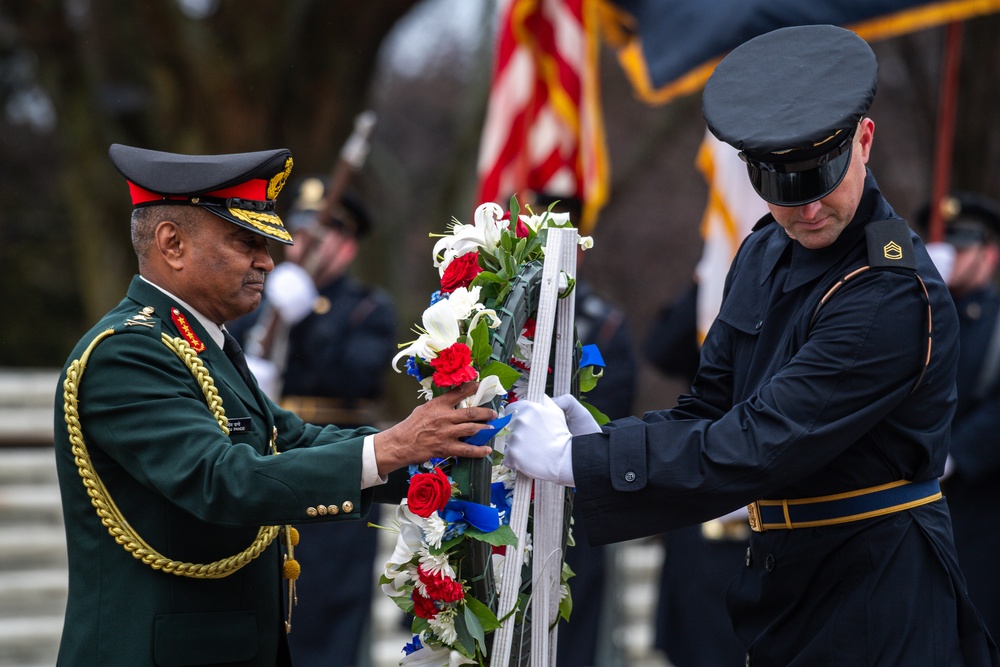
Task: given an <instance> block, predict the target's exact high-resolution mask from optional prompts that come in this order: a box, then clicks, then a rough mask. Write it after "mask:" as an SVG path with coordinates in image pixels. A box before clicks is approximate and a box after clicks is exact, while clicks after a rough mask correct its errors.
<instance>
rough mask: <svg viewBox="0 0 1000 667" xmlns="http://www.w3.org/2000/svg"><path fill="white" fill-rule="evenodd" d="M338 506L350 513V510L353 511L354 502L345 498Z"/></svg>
mask: <svg viewBox="0 0 1000 667" xmlns="http://www.w3.org/2000/svg"><path fill="white" fill-rule="evenodd" d="M340 508H341V509H343V510H344V511H345V512H347V513H348V514H350V513H351V512H353V511H354V503H352V502H351V501H350V500H345V501H344V502H342V503H341V504H340Z"/></svg>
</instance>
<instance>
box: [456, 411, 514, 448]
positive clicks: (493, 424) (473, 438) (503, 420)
mask: <svg viewBox="0 0 1000 667" xmlns="http://www.w3.org/2000/svg"><path fill="white" fill-rule="evenodd" d="M513 416H514V413H511V414H509V415H504V416H503V417H497V418H496V419H494V420H493V421H490V422H486V425H487V426H489V427H490V428H484V429H483V430H481V431H479V432H478V433H476V434H475V435H470V436H469V437H467V438H462V442H467V443H469V444H470V445H485V444H486V443H487V442H489V441H490V440H492V439H493V436H495V435H496V434H497V433H498V432H499V431H500V429H502V428H503V427H504V426H506V425H507V422H509V421H510V419H511V417H513Z"/></svg>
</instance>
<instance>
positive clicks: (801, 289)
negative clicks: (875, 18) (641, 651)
mask: <svg viewBox="0 0 1000 667" xmlns="http://www.w3.org/2000/svg"><path fill="white" fill-rule="evenodd" d="M877 69H878V68H877V64H876V60H875V55H874V53H873V52H872V50H871V48H870V47H869V46H868V44H867V43H865V42H864V41H863V40H862V39H860V38H859V37H858V36H857V35H856V34H854V33H852V32H850V31H848V30H844V29H842V28H838V27H834V26H801V27H792V28H784V29H781V30H776V31H774V32H771V33H768V34H765V35H762V36H759V37H756V38H754V39H751V40H749V41H747V42H745V43H744V44H742V45H741V46H739V47H738V48H736V49H735V50H733V51H732V52H731V53H730V54H729V55H728V56H726V58H725V59H723V61H722V62H721V63H720V64H719V65H718V67H717V68H716V69H715V72H714V73H713V75H712V76H711V78H710V79H709V81H708V82H707V84H706V87H705V91H704V94H703V113H704V116H705V120H706V121H707V123H708V127H709V129H710V130H711V131H712V132H713V133H714V134H715V135H716V136H717V137H718V138H719V139H721V140H723V141H726V142H727V143H729V144H731V145H732V146H734V147H735V148H737V149H738V150H739V151H740V152H741V155H742V157H743V159H744V160H745V161H746V164H747V172H748V174H749V177H750V181H751V183H752V184H753V187H754V188H755V190H756V191H757V193H758V194H759V195H760V196H761V197H762V198H763V199H764V200H765V201H767V203H768V209H769V210H770V214H769V215H766V216H765V217H764V218H762V219H761V220H760V221H759V222H758V223H757V225H756V227H755V231H754V232H753V233H751V234H750V235H749V237H748V238H747V239H746V241H745V242H744V244H743V246H742V247H741V248H740V250H739V252H738V254H737V256H736V258H735V259H734V261H733V264H732V266H731V268H730V272H729V275H728V277H727V281H726V289H725V295H724V298H723V302H722V306H721V309H720V313H719V316H718V318H717V320H716V322H715V324H714V325H713V326H712V328H711V329H710V331H709V332H708V336H707V338H706V340H705V342H704V344H703V346H702V352H701V362H700V366H699V369H698V371H697V374H696V377H695V380H694V383H693V385H692V388H691V392H690V393H689V394H687V395H684V396H682V397H681V398H680V399H679V401H678V404H677V405H676V406H675V407H674V408H671V409H665V410H661V411H654V412H649V413H647V414H646V415H645V416H644V417H643V418H642V419H638V418H628V419H623V420H617V421H614V422H611V423H610V424H607V425H605V426H604V427H603V429H600V428H597V426H596V424H594V423H593V422H592V421H591V422H590V423H587V420H586V419H585V414H581V411H580V410H578V409H576V408H575V407H574V404H573V403H572V402H571V401H566V402H564V404H565V405H568V406H569V407H568V408H566V410H565V412H564V411H563V410H560V409H559V408H558V407H556V406H555V405H554V403H553V402H552V400H551V399H547V400H545V401H544V402H542V403H528V402H527V401H519V402H518V403H516V404H514V406H512V407H513V408H514V410H515V411H516V417H515V419H514V422H513V433H512V434H511V436H509V438H508V439H507V445H506V447H507V449H506V457H507V458H506V461H507V462H508V464H509V465H510V466H511V467H512V468H515V469H518V470H520V471H522V472H524V473H526V474H528V475H531V476H533V477H538V478H542V479H548V480H553V481H558V482H560V483H564V484H572V485H575V486H576V488H577V496H576V498H577V502H579V503H580V504H581V508H582V513H583V516H584V521H585V523H586V526H587V533H588V535H589V536H590V539H591V541H593V542H596V543H606V542H614V541H620V540H628V539H633V538H638V537H643V536H645V535H651V534H656V533H659V532H662V531H666V530H670V529H672V528H677V527H682V526H686V525H693V524H696V523H700V522H703V521H705V520H708V519H711V518H713V517H717V516H721V515H724V514H726V513H728V512H730V511H732V510H734V509H736V508H738V507H740V506H741V505H747V506H748V514H749V522H750V527H751V530H752V533H751V537H750V542H749V547H748V548H747V550H746V554H745V559H744V560H743V562H741V563H739V564H735V563H734V573H735V575H736V576H735V578H734V579H733V581H732V583H731V585H730V587H729V589H728V592H727V606H728V609H729V613H730V616H731V618H732V621H733V627H734V630H735V632H736V635H737V637H738V638H739V640H740V642H741V644H742V645H743V646H744V648H745V650H746V659H745V662H746V664H747V665H754V666H761V665H766V666H768V667H772V666H773V667H778V666H781V667H785V666H787V665H852V666H854V665H872V666H874V665H880V666H882V665H907V667H921V666H926V667H937V666H939V665H997V664H1000V654H998V652H997V647H996V645H995V643H994V642H993V640H992V639H991V638H990V636H989V634H988V633H987V631H986V630H985V628H984V626H983V623H982V621H981V619H980V617H979V614H978V612H977V611H976V609H975V607H974V606H973V604H972V602H971V600H970V599H969V595H968V592H967V590H966V585H965V580H964V578H963V576H962V573H961V571H960V569H959V567H958V563H957V560H956V556H955V547H954V543H953V540H952V533H951V523H950V519H949V515H948V506H947V504H946V502H945V501H944V499H943V498H942V496H941V492H940V489H939V486H938V477H939V476H940V475H941V473H942V472H943V471H944V466H945V460H946V458H947V454H948V438H949V429H950V424H951V419H952V416H953V415H954V411H955V372H956V363H957V359H958V344H957V338H958V320H957V317H956V313H955V308H954V305H953V304H952V301H951V297H950V295H949V294H948V290H947V287H946V286H945V284H944V281H943V280H942V279H941V276H940V274H939V273H938V271H937V270H936V269H935V268H934V265H933V264H932V262H931V259H930V257H929V256H928V254H927V251H926V249H925V248H924V246H923V244H922V243H921V241H920V239H919V238H918V237H917V236H916V234H915V233H913V232H912V231H911V230H910V229H909V227H908V225H907V224H906V222H905V221H903V220H902V219H900V218H899V216H898V215H896V213H895V212H894V211H893V210H892V208H891V207H890V206H889V204H888V202H887V201H886V200H885V199H884V198H883V197H882V194H881V193H880V191H879V188H878V186H877V184H876V183H875V179H874V177H873V176H872V174H871V172H870V171H869V170H868V169H867V167H866V163H867V162H868V159H869V156H870V152H871V149H872V141H873V136H874V131H875V124H874V122H873V121H872V120H871V119H870V118H868V117H866V115H865V114H866V112H867V111H868V108H869V106H870V104H871V102H872V100H873V98H874V95H875V89H876V82H877ZM567 450H568V451H567ZM736 570H738V572H737V571H736ZM692 604H697V600H693V601H692Z"/></svg>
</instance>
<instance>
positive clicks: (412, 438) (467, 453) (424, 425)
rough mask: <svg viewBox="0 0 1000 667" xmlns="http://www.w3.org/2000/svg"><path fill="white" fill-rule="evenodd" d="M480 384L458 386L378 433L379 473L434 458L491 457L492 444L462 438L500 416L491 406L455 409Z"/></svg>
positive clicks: (474, 432) (376, 435)
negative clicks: (467, 441)
mask: <svg viewBox="0 0 1000 667" xmlns="http://www.w3.org/2000/svg"><path fill="white" fill-rule="evenodd" d="M477 387H478V383H476V382H469V383H466V384H464V385H462V386H460V387H456V388H455V389H452V390H451V391H449V392H448V393H446V394H442V395H441V396H438V397H437V398H433V399H431V400H429V401H427V402H426V403H424V404H423V405H421V406H419V407H417V408H415V409H414V410H413V412H411V413H410V415H409V416H408V417H407V418H406V419H404V420H403V421H401V422H399V423H398V424H396V425H395V426H393V427H392V428H389V429H387V430H385V431H382V432H381V433H377V434H375V460H376V462H377V463H378V474H379V475H380V476H382V477H384V476H386V475H387V474H389V473H390V472H392V471H393V470H396V469H398V468H402V467H403V466H406V465H410V464H411V463H423V462H424V461H427V460H429V459H432V458H435V457H438V458H447V457H449V456H460V457H462V458H467V459H479V458H483V457H484V456H489V454H490V453H491V452H492V451H493V449H492V448H491V447H488V446H478V447H477V446H475V445H470V444H468V443H465V442H462V441H461V438H467V437H469V436H471V435H475V434H476V433H478V432H479V431H481V430H482V429H484V428H490V427H489V426H487V425H486V422H488V421H490V420H491V419H495V418H496V416H497V413H496V412H495V411H494V410H493V409H491V408H480V407H474V408H456V406H457V405H458V404H459V403H460V402H461V401H462V399H464V398H465V397H467V396H471V395H473V394H475V393H476V388H477Z"/></svg>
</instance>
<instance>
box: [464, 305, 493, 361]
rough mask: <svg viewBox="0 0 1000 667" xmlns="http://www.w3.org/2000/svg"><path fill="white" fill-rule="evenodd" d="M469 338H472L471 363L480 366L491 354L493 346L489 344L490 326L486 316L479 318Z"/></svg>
mask: <svg viewBox="0 0 1000 667" xmlns="http://www.w3.org/2000/svg"><path fill="white" fill-rule="evenodd" d="M469 338H470V339H471V340H472V363H473V365H474V366H475V367H476V368H480V367H481V366H483V364H485V363H487V362H488V361H489V360H490V355H491V354H493V347H492V346H491V345H490V327H489V324H487V323H486V318H483V319H481V320H479V324H477V325H476V328H475V329H473V330H472V333H471V334H469ZM480 375H481V374H480Z"/></svg>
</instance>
